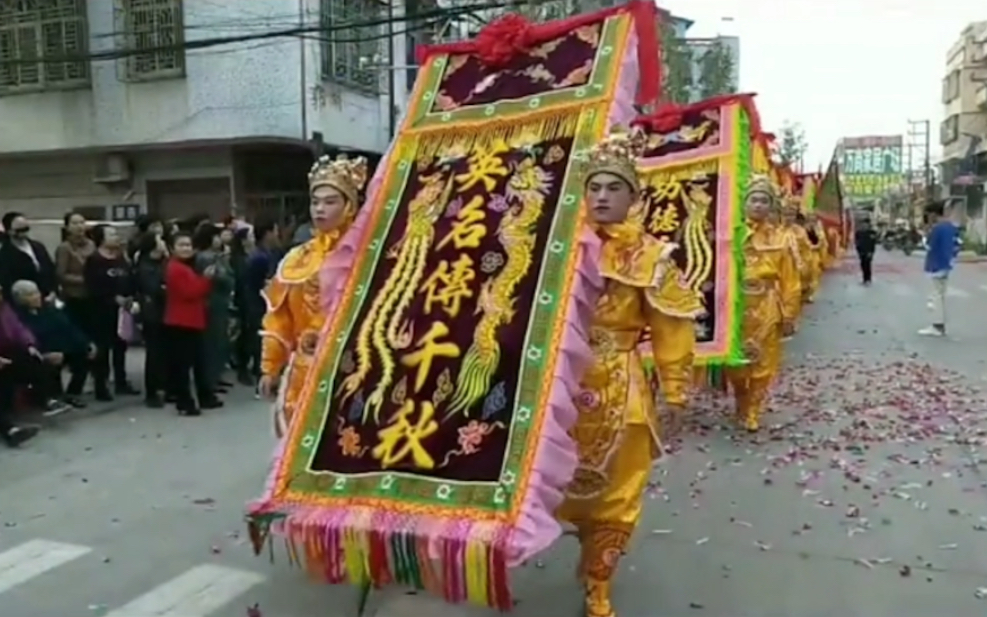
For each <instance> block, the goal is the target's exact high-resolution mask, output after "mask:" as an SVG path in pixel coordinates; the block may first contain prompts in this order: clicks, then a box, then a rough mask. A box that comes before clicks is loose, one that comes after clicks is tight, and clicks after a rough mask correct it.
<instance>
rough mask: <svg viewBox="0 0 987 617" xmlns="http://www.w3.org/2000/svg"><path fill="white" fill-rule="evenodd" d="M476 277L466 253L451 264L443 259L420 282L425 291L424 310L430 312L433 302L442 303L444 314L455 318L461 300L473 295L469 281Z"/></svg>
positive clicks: (471, 262)
mask: <svg viewBox="0 0 987 617" xmlns="http://www.w3.org/2000/svg"><path fill="white" fill-rule="evenodd" d="M474 279H476V271H475V270H474V269H473V260H472V259H470V256H469V255H467V254H466V253H463V254H461V255H460V256H459V258H458V259H456V261H455V262H453V263H452V265H450V264H449V261H448V260H445V259H443V260H442V261H440V262H439V265H438V266H437V267H436V268H435V270H433V271H432V274H430V275H429V276H428V278H426V279H425V282H424V283H423V284H422V287H421V289H422V291H424V292H425V312H426V313H431V312H432V306H433V305H434V304H440V305H442V310H444V311H445V313H446V315H448V316H449V317H452V318H453V319H455V318H456V317H457V316H458V315H459V309H460V308H461V307H462V304H463V300H464V299H466V298H472V297H473V288H472V287H471V286H470V283H472V282H473V280H474Z"/></svg>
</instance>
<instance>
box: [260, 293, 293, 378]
mask: <svg viewBox="0 0 987 617" xmlns="http://www.w3.org/2000/svg"><path fill="white" fill-rule="evenodd" d="M290 289H291V286H290V285H286V284H285V283H283V282H282V281H280V280H278V279H277V278H274V279H272V280H271V281H270V282H269V283H268V284H267V287H266V288H265V289H264V292H263V296H264V301H265V302H266V303H267V312H266V313H264V320H263V322H262V325H261V332H260V334H261V341H262V342H261V361H260V362H261V372H262V373H264V374H265V375H278V374H280V373H281V371H282V370H284V367H285V366H286V365H287V364H288V357H289V356H290V355H291V351H292V349H293V347H294V331H295V324H294V320H293V318H292V315H291V306H290V303H289V302H288V294H289V291H290Z"/></svg>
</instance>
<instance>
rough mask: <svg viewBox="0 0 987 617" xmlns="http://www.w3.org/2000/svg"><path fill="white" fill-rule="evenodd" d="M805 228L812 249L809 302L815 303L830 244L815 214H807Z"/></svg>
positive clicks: (804, 220)
mask: <svg viewBox="0 0 987 617" xmlns="http://www.w3.org/2000/svg"><path fill="white" fill-rule="evenodd" d="M802 225H803V227H805V233H806V238H807V239H808V240H809V246H810V247H812V252H811V259H810V262H809V267H810V269H811V274H810V276H809V289H808V302H810V303H811V302H814V301H815V299H816V293H817V292H818V291H819V285H820V284H821V283H822V273H823V270H824V267H825V263H826V258H827V255H829V243H828V242H827V240H826V230H825V229H823V226H822V223H820V222H819V219H818V218H817V217H816V214H815V212H807V213H806V214H805V217H804V219H803V222H802Z"/></svg>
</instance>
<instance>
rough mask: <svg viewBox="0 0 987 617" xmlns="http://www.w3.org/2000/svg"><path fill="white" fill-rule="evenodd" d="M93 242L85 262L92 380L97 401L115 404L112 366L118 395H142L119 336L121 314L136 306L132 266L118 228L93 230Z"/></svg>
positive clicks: (124, 343) (101, 226) (96, 228)
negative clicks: (130, 373) (133, 381)
mask: <svg viewBox="0 0 987 617" xmlns="http://www.w3.org/2000/svg"><path fill="white" fill-rule="evenodd" d="M92 239H93V242H95V243H96V252H95V253H93V254H92V255H90V256H89V259H87V260H86V268H85V273H84V275H83V276H84V277H85V280H86V289H87V290H88V292H89V297H90V299H91V300H92V310H93V318H92V322H91V323H92V326H91V327H92V337H93V342H94V343H96V349H97V353H96V358H95V360H94V362H93V378H94V380H95V382H96V400H98V401H112V400H113V396H112V395H111V394H110V389H109V379H110V367H111V364H112V369H113V385H114V387H115V390H116V393H117V394H118V395H136V394H140V392H139V391H138V390H137V389H135V388H134V387H133V386H132V385H130V382H129V381H127V364H126V362H127V343H126V341H124V340H123V339H121V338H120V336H119V334H118V333H117V326H118V320H119V312H120V311H121V310H124V311H129V310H131V308H132V305H133V294H134V290H133V280H132V277H131V272H130V262H128V261H127V256H126V255H125V254H124V247H123V246H122V243H121V242H120V236H119V235H118V233H117V230H116V228H114V227H112V226H110V225H97V226H96V227H94V228H93V230H92ZM111 361H112V362H111Z"/></svg>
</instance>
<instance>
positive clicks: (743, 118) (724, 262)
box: [637, 95, 756, 365]
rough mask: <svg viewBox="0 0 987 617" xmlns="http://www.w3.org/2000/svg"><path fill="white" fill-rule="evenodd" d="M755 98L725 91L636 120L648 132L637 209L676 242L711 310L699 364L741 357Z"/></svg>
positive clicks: (699, 329) (703, 326) (701, 329)
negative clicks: (745, 193) (745, 222)
mask: <svg viewBox="0 0 987 617" xmlns="http://www.w3.org/2000/svg"><path fill="white" fill-rule="evenodd" d="M752 99H753V97H752V95H735V96H729V97H720V98H717V99H711V100H709V101H701V102H699V103H696V104H694V105H690V106H687V107H683V108H665V109H663V110H659V111H658V112H657V113H656V114H654V115H651V116H648V117H644V118H641V119H639V120H638V122H637V124H638V125H640V126H641V127H643V128H644V129H645V131H646V133H647V135H648V145H647V147H646V150H645V153H644V155H643V156H642V159H641V161H640V164H639V170H640V174H641V185H642V191H643V202H642V205H643V207H642V208H641V211H640V212H639V213H637V216H640V218H641V222H642V223H643V224H644V226H645V228H646V229H647V230H648V231H649V232H650V233H651V234H652V235H654V236H655V237H656V238H658V239H660V240H663V241H667V242H673V243H675V244H676V245H677V248H676V250H675V252H674V253H673V256H674V258H675V261H676V262H677V264H678V265H679V267H680V269H681V271H682V273H683V275H684V277H685V279H686V280H687V281H688V283H689V285H690V286H691V287H692V288H693V289H694V290H695V291H696V292H698V293H700V294H701V295H702V297H703V299H704V305H705V308H706V312H707V314H706V316H705V317H703V318H702V319H700V320H699V321H698V322H697V325H696V339H697V347H696V359H697V363H698V364H707V365H734V364H738V363H740V362H742V361H743V354H742V350H741V342H740V319H741V316H742V315H741V313H742V306H741V304H742V302H741V301H742V295H741V287H740V282H741V280H740V275H741V272H740V268H741V264H742V262H743V259H742V251H743V246H742V239H743V234H742V233H741V230H742V228H743V203H742V200H743V186H744V182H746V175H745V173H744V171H743V170H745V169H749V167H750V165H751V150H752V145H753V141H752V139H751V135H752V131H751V121H752V120H751V119H752V118H754V121H755V122H756V111H755V109H754V105H753V100H752ZM741 176H744V177H743V178H741Z"/></svg>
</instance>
